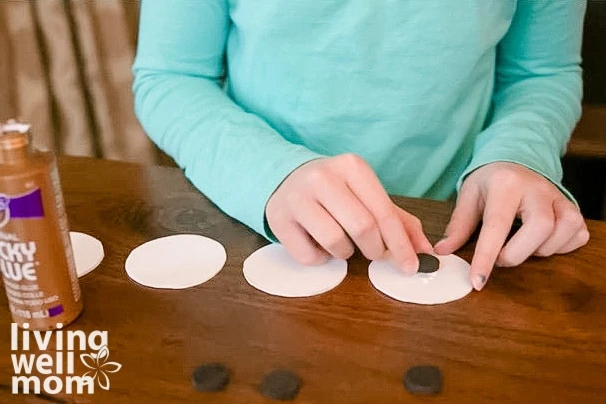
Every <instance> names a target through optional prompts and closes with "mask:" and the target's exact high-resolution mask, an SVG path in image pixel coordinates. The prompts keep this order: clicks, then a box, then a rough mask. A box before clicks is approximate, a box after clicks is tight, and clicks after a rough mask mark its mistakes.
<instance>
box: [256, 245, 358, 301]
mask: <svg viewBox="0 0 606 404" xmlns="http://www.w3.org/2000/svg"><path fill="white" fill-rule="evenodd" d="M346 275H347V261H345V260H341V259H335V258H332V259H330V260H329V261H327V262H326V263H324V264H321V265H313V266H306V265H301V264H299V263H298V262H297V261H295V259H294V258H292V257H291V255H290V254H289V253H288V252H287V251H286V249H285V248H284V247H283V246H282V245H281V244H270V245H267V246H265V247H262V248H260V249H258V250H257V251H255V252H254V253H252V254H251V255H250V256H249V257H248V258H246V260H244V278H246V281H247V282H248V283H249V284H250V285H251V286H253V287H254V288H256V289H259V290H261V291H263V292H265V293H268V294H270V295H274V296H282V297H310V296H315V295H320V294H322V293H326V292H328V291H329V290H332V289H334V288H336V287H337V286H339V284H340V283H341V282H343V279H345V276H346Z"/></svg>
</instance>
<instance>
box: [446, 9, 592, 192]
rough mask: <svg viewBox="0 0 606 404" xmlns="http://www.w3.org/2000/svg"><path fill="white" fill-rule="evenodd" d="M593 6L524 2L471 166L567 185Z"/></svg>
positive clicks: (505, 44) (502, 51)
mask: <svg viewBox="0 0 606 404" xmlns="http://www.w3.org/2000/svg"><path fill="white" fill-rule="evenodd" d="M585 8H586V1H585V0H571V1H553V0H518V2H517V9H516V11H515V15H514V18H513V21H512V24H511V26H510V28H509V30H508V32H507V34H506V35H505V37H504V38H503V39H502V41H501V42H500V44H499V45H498V49H497V62H496V63H497V65H496V83H495V90H494V96H493V104H492V113H491V117H490V120H489V123H488V125H487V127H486V129H485V130H484V131H483V132H482V133H480V135H479V136H478V138H477V140H476V142H475V146H474V151H473V155H472V159H471V162H470V164H469V166H468V167H467V168H466V170H465V171H464V173H463V175H462V176H461V177H460V178H459V181H458V184H457V189H460V186H461V185H462V182H463V180H464V178H465V177H466V176H467V175H468V174H469V173H471V172H472V171H473V170H475V169H477V168H478V167H480V166H482V165H485V164H488V163H492V162H496V161H507V162H514V163H518V164H521V165H524V166H526V167H527V168H529V169H531V170H534V171H536V172H538V173H540V174H542V175H543V176H544V177H546V178H547V179H549V180H550V181H551V182H553V183H554V184H555V185H557V186H558V187H559V188H560V190H561V191H562V192H563V193H564V194H565V195H566V196H567V197H568V198H570V199H571V200H573V201H574V198H573V196H572V195H571V194H570V192H568V191H567V190H566V189H565V188H564V187H563V186H562V185H561V180H562V165H561V160H560V158H561V157H562V156H563V155H564V153H565V151H566V146H567V144H568V140H569V138H570V135H571V133H572V131H573V129H574V126H575V125H576V123H577V121H578V120H579V118H580V116H581V99H582V72H581V67H580V62H581V42H582V32H583V19H584V15H585Z"/></svg>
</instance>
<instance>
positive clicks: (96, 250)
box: [69, 231, 105, 278]
mask: <svg viewBox="0 0 606 404" xmlns="http://www.w3.org/2000/svg"><path fill="white" fill-rule="evenodd" d="M69 238H70V241H71V245H72V251H73V253H74V261H75V262H76V273H77V274H78V277H79V278H80V277H83V276H84V275H86V274H88V273H90V272H92V271H94V270H95V269H96V268H97V267H98V266H99V264H101V261H103V258H104V257H105V251H104V250H103V244H101V242H100V241H99V240H97V239H96V238H94V237H93V236H91V235H88V234H85V233H80V232H76V231H71V232H69Z"/></svg>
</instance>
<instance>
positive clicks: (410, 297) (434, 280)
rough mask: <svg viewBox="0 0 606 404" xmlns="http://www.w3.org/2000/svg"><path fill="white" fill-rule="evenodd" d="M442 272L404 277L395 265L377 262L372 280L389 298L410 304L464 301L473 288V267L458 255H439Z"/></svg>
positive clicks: (373, 264)
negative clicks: (471, 276)
mask: <svg viewBox="0 0 606 404" xmlns="http://www.w3.org/2000/svg"><path fill="white" fill-rule="evenodd" d="M435 257H436V258H438V259H439V260H440V269H438V270H437V271H436V272H432V273H417V274H415V275H413V276H407V275H405V274H403V273H402V272H401V271H400V270H399V269H398V268H397V267H395V266H394V265H393V264H391V262H389V261H385V260H380V261H373V262H371V263H370V266H369V267H368V277H369V278H370V282H371V283H372V284H373V286H374V287H375V288H376V289H377V290H379V291H380V292H382V293H384V294H386V295H387V296H389V297H391V298H393V299H396V300H399V301H401V302H406V303H416V304H442V303H448V302H452V301H455V300H458V299H462V298H463V297H465V296H467V295H468V294H469V293H470V292H471V291H472V289H473V286H472V284H471V282H470V280H469V269H470V265H469V264H468V263H467V262H466V261H465V260H463V259H462V258H460V257H457V256H456V255H453V254H451V255H435Z"/></svg>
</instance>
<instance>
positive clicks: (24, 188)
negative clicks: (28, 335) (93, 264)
mask: <svg viewBox="0 0 606 404" xmlns="http://www.w3.org/2000/svg"><path fill="white" fill-rule="evenodd" d="M0 270H1V271H0V272H1V273H2V279H3V283H4V288H5V290H6V295H7V300H8V307H9V309H10V312H11V315H12V319H13V322H15V323H17V325H18V326H19V327H21V328H26V329H29V330H53V329H56V328H58V327H61V326H64V325H67V324H69V323H71V322H73V321H74V320H75V319H76V318H77V317H78V316H79V315H80V313H81V312H82V298H81V292H80V284H79V283H78V275H77V273H76V265H75V261H74V256H73V252H72V247H71V242H70V238H69V229H68V223H67V217H66V214H65V207H64V203H63V195H62V192H61V185H60V182H59V173H58V171H57V165H56V161H55V156H54V154H53V153H51V152H41V151H37V150H34V149H33V148H32V147H30V125H28V124H26V123H22V122H18V121H15V120H12V119H11V120H9V121H7V122H4V123H2V122H0ZM59 323H60V324H61V325H58V324H59Z"/></svg>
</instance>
